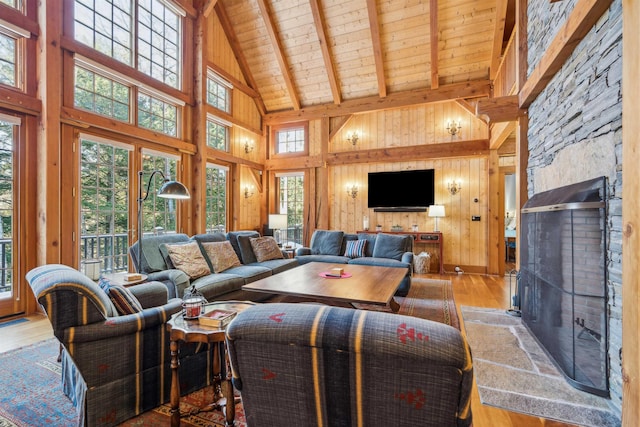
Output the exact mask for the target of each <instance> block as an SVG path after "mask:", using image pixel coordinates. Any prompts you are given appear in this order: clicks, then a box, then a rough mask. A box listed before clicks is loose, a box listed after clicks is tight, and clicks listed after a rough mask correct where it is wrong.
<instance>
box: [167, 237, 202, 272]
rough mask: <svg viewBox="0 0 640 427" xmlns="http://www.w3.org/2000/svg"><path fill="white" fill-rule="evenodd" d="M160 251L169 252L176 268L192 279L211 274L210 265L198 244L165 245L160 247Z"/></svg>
mask: <svg viewBox="0 0 640 427" xmlns="http://www.w3.org/2000/svg"><path fill="white" fill-rule="evenodd" d="M160 250H161V251H167V253H168V254H169V258H170V259H171V263H172V264H173V265H174V266H175V268H177V269H178V270H182V271H184V272H185V273H186V274H187V276H189V277H190V278H192V279H197V278H198V277H202V276H204V275H207V274H211V270H210V269H209V264H208V263H207V260H206V259H205V258H204V256H203V255H202V251H201V250H200V245H199V244H198V242H195V241H188V242H185V243H174V244H167V243H163V244H162V245H160Z"/></svg>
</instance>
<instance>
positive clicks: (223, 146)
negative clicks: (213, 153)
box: [207, 117, 229, 151]
mask: <svg viewBox="0 0 640 427" xmlns="http://www.w3.org/2000/svg"><path fill="white" fill-rule="evenodd" d="M207 145H208V146H209V147H212V148H215V149H216V150H221V151H228V150H229V126H227V125H225V124H223V123H221V122H219V121H217V120H214V119H212V118H210V117H209V118H207Z"/></svg>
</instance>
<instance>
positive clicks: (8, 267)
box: [0, 116, 17, 300]
mask: <svg viewBox="0 0 640 427" xmlns="http://www.w3.org/2000/svg"><path fill="white" fill-rule="evenodd" d="M16 124H17V122H9V121H7V120H6V119H5V118H3V117H2V116H0V300H4V299H10V298H12V297H13V291H14V289H13V278H14V271H13V266H14V258H13V254H14V250H13V249H14V235H13V231H14V227H13V223H14V222H13V218H14V204H13V201H14V200H15V195H14V186H13V185H14V177H15V172H14V156H13V152H14V141H15V131H16V129H17V126H16Z"/></svg>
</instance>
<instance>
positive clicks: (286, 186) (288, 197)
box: [277, 174, 304, 245]
mask: <svg viewBox="0 0 640 427" xmlns="http://www.w3.org/2000/svg"><path fill="white" fill-rule="evenodd" d="M277 179H278V189H279V192H278V198H279V205H280V213H283V214H287V224H288V226H287V229H286V230H281V231H280V233H281V239H282V241H284V242H285V243H295V244H299V245H301V244H302V243H303V242H302V239H303V228H302V224H303V218H304V175H302V174H283V175H279V176H278V177H277Z"/></svg>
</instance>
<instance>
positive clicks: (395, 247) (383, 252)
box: [373, 233, 412, 261]
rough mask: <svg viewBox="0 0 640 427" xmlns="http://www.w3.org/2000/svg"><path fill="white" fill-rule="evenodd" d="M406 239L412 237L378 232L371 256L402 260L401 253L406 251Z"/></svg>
mask: <svg viewBox="0 0 640 427" xmlns="http://www.w3.org/2000/svg"><path fill="white" fill-rule="evenodd" d="M407 239H412V237H411V236H405V235H402V234H399V235H395V234H385V233H380V234H378V236H377V237H376V245H375V247H374V248H373V257H374V258H391V259H395V260H398V261H402V255H403V254H404V253H405V252H406V247H407V243H406V240H407Z"/></svg>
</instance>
